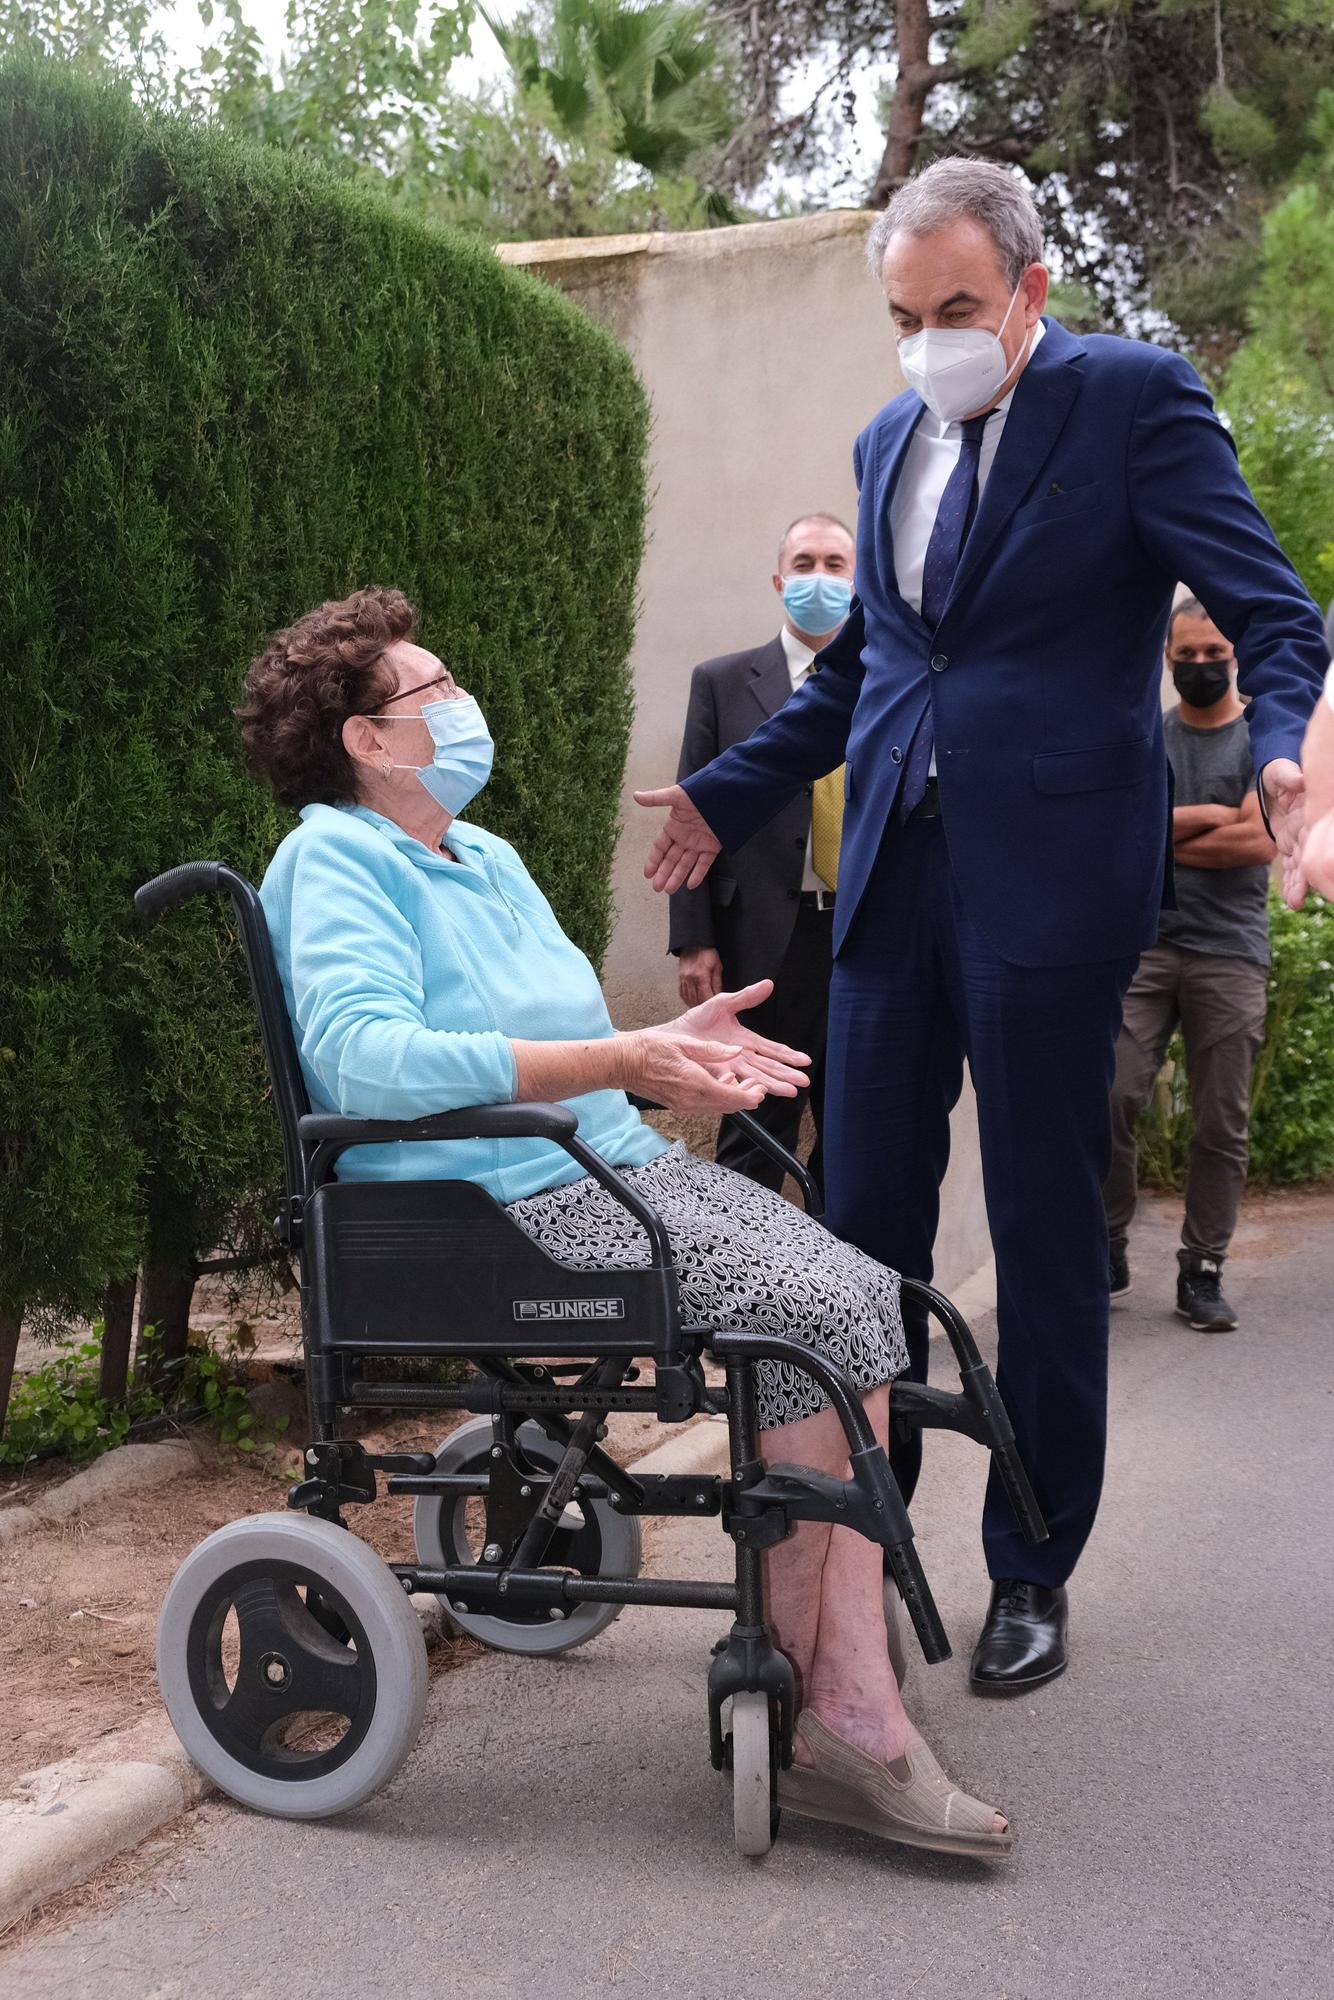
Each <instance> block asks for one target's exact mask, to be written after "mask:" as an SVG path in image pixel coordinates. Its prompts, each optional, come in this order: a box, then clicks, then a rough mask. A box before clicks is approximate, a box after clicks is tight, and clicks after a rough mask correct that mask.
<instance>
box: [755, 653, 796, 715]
mask: <svg viewBox="0 0 1334 2000" xmlns="http://www.w3.org/2000/svg"><path fill="white" fill-rule="evenodd" d="M748 685H749V688H750V691H751V693H752V694H753V695H754V697H755V699H756V701H757V702H758V703H759V705H760V707H761V708H762V709H763V710H764V713H765V714H766V715H776V714H777V712H778V710H779V709H780V708H781V707H782V706H783V703H784V702H785V701H786V700H787V698H788V696H789V695H790V694H791V692H792V676H791V674H790V673H789V672H788V670H787V654H786V653H785V652H784V651H783V642H782V640H781V639H771V640H770V641H769V643H768V645H767V646H761V647H759V648H758V650H757V651H756V653H755V655H754V657H753V658H752V660H751V663H750V679H749V682H748Z"/></svg>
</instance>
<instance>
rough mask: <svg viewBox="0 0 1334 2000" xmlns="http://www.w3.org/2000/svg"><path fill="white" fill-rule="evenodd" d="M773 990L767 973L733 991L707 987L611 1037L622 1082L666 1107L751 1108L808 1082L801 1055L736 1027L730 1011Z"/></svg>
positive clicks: (792, 1094)
mask: <svg viewBox="0 0 1334 2000" xmlns="http://www.w3.org/2000/svg"><path fill="white" fill-rule="evenodd" d="M772 992H773V981H772V979H762V980H760V982H759V984H758V985H756V986H746V987H743V989H742V990H741V992H740V993H715V994H714V996H713V998H712V999H711V1000H705V1001H702V1002H701V1003H700V1005H699V1006H698V1007H692V1008H691V1009H690V1010H689V1012H688V1013H685V1014H681V1015H679V1016H678V1018H677V1019H676V1020H675V1021H666V1022H664V1023H663V1025H662V1026H661V1027H660V1028H639V1029H637V1030H636V1031H635V1032H634V1033H633V1034H629V1035H622V1036H620V1037H619V1040H620V1042H621V1044H622V1045H623V1052H624V1056H625V1058H626V1069H627V1072H628V1074H627V1075H626V1078H625V1088H626V1089H627V1090H632V1091H634V1092H635V1093H636V1094H637V1095H639V1096H641V1097H651V1098H652V1099H653V1100H654V1102H655V1103H658V1104H663V1105H665V1106H666V1107H667V1109H668V1110H669V1111H716V1112H719V1113H720V1114H726V1113H727V1112H729V1111H753V1110H754V1109H755V1107H756V1106H757V1105H758V1104H759V1103H760V1102H761V1101H762V1100H763V1099H764V1098H765V1097H769V1096H774V1097H795V1096H796V1094H797V1092H798V1091H799V1090H801V1089H803V1088H804V1087H805V1085H806V1083H807V1082H808V1080H809V1079H808V1077H807V1065H808V1064H809V1062H810V1057H809V1056H804V1055H803V1054H802V1053H801V1051H800V1050H799V1049H790V1048H788V1047H787V1045H786V1043H784V1042H771V1041H769V1040H768V1039H767V1037H766V1036H764V1035H757V1034H756V1033H755V1031H754V1029H753V1028H746V1027H743V1026H742V1024H741V1022H740V1021H739V1020H738V1019H737V1015H738V1014H740V1013H743V1012H744V1011H745V1010H746V1008H748V1007H758V1006H759V1004H760V1002H761V1001H762V1000H767V999H768V997H769V995H770V994H771V993H772Z"/></svg>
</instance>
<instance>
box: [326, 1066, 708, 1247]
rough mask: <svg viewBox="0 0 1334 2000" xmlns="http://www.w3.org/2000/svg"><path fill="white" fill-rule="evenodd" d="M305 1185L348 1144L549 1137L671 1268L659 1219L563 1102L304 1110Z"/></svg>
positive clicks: (663, 1229)
mask: <svg viewBox="0 0 1334 2000" xmlns="http://www.w3.org/2000/svg"><path fill="white" fill-rule="evenodd" d="M297 1129H298V1132H299V1135H300V1141H301V1152H302V1157H303V1158H304V1159H305V1161H306V1171H307V1174H308V1176H309V1181H310V1185H311V1186H312V1187H315V1186H318V1185H319V1183H320V1182H321V1181H323V1180H324V1178H325V1176H326V1174H327V1173H328V1172H329V1171H330V1170H331V1169H332V1167H333V1164H334V1162H335V1161H336V1160H337V1158H338V1156H339V1154H340V1153H343V1152H345V1151H346V1150H347V1148H348V1147H349V1146H378V1145H408V1144H412V1143H416V1142H418V1141H421V1140H425V1139H549V1140H550V1141H551V1142H552V1143H553V1144H554V1145H557V1146H560V1147H561V1148H562V1149H563V1150H564V1151H565V1152H567V1153H568V1154H569V1155H570V1158H571V1159H572V1160H576V1161H578V1163H579V1165H580V1166H581V1167H582V1168H583V1169H584V1172H585V1173H588V1174H591V1175H592V1176H593V1179H594V1180H595V1181H598V1182H600V1183H601V1185H602V1186H603V1187H604V1188H606V1190H607V1192H608V1194H609V1195H611V1197H612V1199H613V1200H614V1201H618V1202H619V1203H620V1205H621V1207H622V1208H625V1209H628V1210H629V1212H630V1214H631V1215H633V1216H634V1218H635V1221H636V1222H637V1223H638V1224H639V1226H640V1228H641V1229H642V1230H643V1231H644V1233H645V1235H646V1236H647V1237H648V1240H649V1246H650V1250H651V1252H652V1261H653V1263H654V1264H655V1265H656V1266H657V1267H658V1268H659V1269H665V1270H666V1269H671V1268H672V1246H671V1243H670V1241H669V1239H668V1236H667V1231H666V1230H665V1228H664V1227H663V1224H662V1220H661V1217H660V1216H659V1215H658V1214H657V1212H656V1210H655V1209H653V1208H651V1207H650V1205H649V1204H648V1202H646V1201H645V1200H644V1198H643V1196H642V1195H640V1194H638V1193H636V1191H635V1189H634V1188H632V1187H630V1186H629V1185H628V1184H627V1183H626V1181H624V1180H623V1179H622V1177H621V1176H620V1174H618V1173H617V1172H616V1169H615V1168H614V1167H613V1166H611V1165H609V1163H608V1162H607V1161H606V1160H604V1159H603V1157H602V1155H601V1153H595V1152H594V1150H593V1148H592V1147H591V1146H589V1145H587V1144H585V1142H584V1141H583V1140H582V1139H581V1138H580V1137H579V1120H578V1118H577V1117H576V1115H575V1113H574V1112H573V1111H571V1110H570V1107H569V1106H568V1104H474V1105H469V1106H468V1108H467V1109H466V1110H464V1111H436V1112H433V1113H432V1114H431V1115H430V1116H429V1117H428V1118H409V1119H396V1118H343V1117H340V1116H339V1115H338V1114H337V1113H335V1112H327V1111H315V1112H307V1114H306V1116H305V1117H304V1118H302V1119H301V1120H300V1122H299V1124H298V1128H297Z"/></svg>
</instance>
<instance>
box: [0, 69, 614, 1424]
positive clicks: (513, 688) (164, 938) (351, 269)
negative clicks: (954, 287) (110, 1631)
mask: <svg viewBox="0 0 1334 2000" xmlns="http://www.w3.org/2000/svg"><path fill="white" fill-rule="evenodd" d="M645 444H646V410H645V404H644V398H643V394H642V391H641V389H640V386H639V384H638V382H637V380H636V378H635V376H634V373H633V370H632V368H631V366H630V364H629V361H628V359H627V357H626V356H625V354H624V352H623V351H622V350H621V349H620V348H619V347H618V346H617V344H616V343H615V342H614V341H613V340H612V339H611V337H610V336H609V335H608V334H607V333H606V332H605V331H604V330H603V329H601V328H600V327H598V326H596V325H594V324H593V323H592V322H590V321H589V320H587V319H586V318H585V317H584V316H583V315H582V314H581V313H580V312H579V311H578V310H577V309H576V308H574V307H573V306H572V305H571V304H570V303H569V302H568V301H567V300H565V299H564V298H562V297H561V296H560V295H559V294H558V293H556V292H555V291H554V290H553V289H551V288H549V287H546V286H544V285H542V284H541V283H540V282H539V281H537V280H535V279H532V278H530V277H528V276H526V275H525V274H523V273H519V272H515V271H512V270H509V269H507V268H506V267H504V266H502V265H501V264H499V263H498V262H497V260H496V259H495V258H494V257H493V256H492V255H491V254H490V253H489V251H487V250H486V249H485V248H483V247H482V246H479V245H477V244H475V243H473V242H471V241H469V240H467V239H464V238H463V237H461V236H457V235H455V234H453V233H451V232H449V231H446V230H443V229H440V228H437V227H433V226H431V225H430V224H427V223H424V222H421V221H419V220H415V219H413V218H410V217H407V216H405V215H403V214H401V213H399V212H397V211H395V210H394V209H392V208H391V207H390V205H389V204H388V203H387V202H386V201H384V200H382V199H380V198H379V197H378V196H377V195H376V194H375V193H374V192H373V191H370V190H367V189H366V188H364V187H362V186H359V185H357V186H353V185H349V184H347V183H345V182H343V181H341V180H339V179H337V178H335V177H333V176H331V175H328V174H325V173H323V172H322V171H320V170H319V169H317V168H314V167H312V166H309V165H306V164H303V163H302V162H300V161H298V160H294V159H292V158H290V157H288V156H286V155H280V154H278V153H277V152H269V151H267V150H265V149H260V148H257V147H253V146H250V145H247V144H243V143H239V142H237V141H235V140H230V139H227V138H224V137H223V136H222V135H221V134H219V133H217V132H216V131H213V130H210V129H208V128H205V127H201V126H197V125H192V124H190V123H188V122H186V121H182V120H178V119H172V118H169V117H166V116H145V115H144V114H143V113H142V112H141V111H140V110H138V109H137V108H136V107H135V106H134V105H133V104H132V103H131V101H130V100H129V98H128V96H127V95H126V94H125V93H124V92H123V91H121V90H120V89H119V88H118V87H116V86H114V85H108V84H106V83H100V82H95V81H90V80H88V79H86V78H83V77H80V76H77V75H75V74H73V73H71V72H69V71H68V70H60V69H55V68H52V67H47V66H42V65H39V64H35V63H33V62H31V61H27V60H22V59H20V60H16V61H14V62H11V63H10V64H8V65H6V66H4V67H0V801H2V803H0V813H2V814H3V840H2V841H0V1377H3V1376H4V1375H5V1372H6V1370H5V1358H4V1357H5V1351H6V1347H7V1346H8V1348H9V1351H10V1353H11V1354H12V1345H13V1341H14V1340H15V1339H16V1337H17V1331H18V1324H19V1320H20V1317H26V1320H27V1323H28V1324H30V1325H32V1326H34V1327H35V1328H36V1329H37V1330H38V1331H42V1330H45V1329H48V1328H51V1327H53V1326H55V1325H57V1324H60V1323H63V1322H65V1321H68V1320H69V1319H71V1318H74V1317H78V1316H82V1315H85V1314H89V1313H93V1312H95V1311H97V1310H99V1309H100V1307H101V1306H102V1304H103V1302H104V1301H106V1302H109V1303H111V1305H112V1307H113V1319H114V1322H115V1325H116V1327H117V1329H118V1334H117V1345H118V1346H119V1345H121V1344H123V1341H124V1326H125V1312H126V1308H125V1287H126V1285H127V1284H128V1283H129V1282H131V1281H132V1279H133V1277H134V1273H135V1271H136V1269H137V1268H138V1267H139V1266H140V1265H141V1264H142V1266H143V1270H144V1281H145V1282H144V1292H145V1298H144V1302H143V1309H144V1310H146V1311H150V1312H152V1313H154V1314H156V1315H157V1316H159V1317H162V1316H163V1315H164V1314H165V1316H166V1317H167V1318H168V1320H169V1322H170V1324H171V1326H172V1328H173V1330H174V1335H175V1338H176V1340H177V1341H178V1342H179V1340H181V1339H182V1338H183V1336H184V1327H185V1315H186V1313H187V1312H188V1302H189V1292H190V1286H191V1283H192V1282H193V1275H194V1270H195V1266H196V1264H197V1262H198V1261H199V1259H200V1258H201V1256H203V1255H206V1254H207V1253H208V1251H209V1250H210V1249H213V1248H216V1247H223V1248H225V1249H227V1250H228V1251H229V1252H232V1253H238V1254H243V1253H245V1252H246V1251H248V1250H251V1249H254V1248H256V1247H257V1246H258V1245H259V1244H260V1243H262V1242H264V1241H265V1240H266V1239H267V1227H268V1218H269V1217H270V1216H271V1215H272V1214H273V1212H274V1207H273V1203H274V1197H275V1192H276V1186H277V1178H278V1161H277V1152H276V1146H275V1138H274V1132H273V1129H272V1120H271V1116H270V1113H269V1111H268V1108H267V1105H266V1103H265V1082H264V1077H263V1070H262V1064H261V1061H260V1056H259V1051H258V1045H257V1042H256V1037H255V1032H254V1025H253V1021H252V1017H251V1010H250V1004H249V999H248V995H247V992H246V990H245V986H244V979H243V976H242V973H241V967H240V962H239V957H238V954H237V951H236V948H235V943H234V940H233V938H232V937H231V935H230V931H229V926H228V921H227V916H226V912H225V911H224V910H223V909H221V908H208V907H205V906H203V905H202V904H194V905H189V906H187V907H185V908H183V909H182V910H181V911H179V912H178V913H176V914H175V915H174V916H173V918H172V921H171V922H170V923H166V924H163V925H161V926H160V927H159V928H158V929H157V930H155V931H154V932H153V933H151V934H150V935H148V936H144V935H143V934H142V933H141V932H140V931H139V930H138V928H137V926H136V924H135V920H134V917H133V912H132V907H131V896H132V893H133V891H134V889H135V887H136V886H137V885H138V884H139V883H140V882H142V881H143V880H145V879H146V878H147V877H148V876H150V875H152V874H154V873H156V872H157V871H158V870H160V869H163V868H166V867H170V866H172V865H173V864H175V863H176V862H179V861H182V860H188V859H192V858H200V857H216V858H220V859H225V860H227V861H229V862H231V863H232V865H234V866H236V867H239V868H241V869H242V870H244V871H245V872H247V873H249V874H250V875H252V876H254V877H257V876H258V875H260V874H261V873H262V872H263V869H264V866H265V864H266V862H267V859H268V857H269V855H270V853H271V852H272V850H273V847H274V845H275V844H276V842H277V841H278V839H280V838H281V836H282V834H283V833H284V832H285V831H286V830H287V825H288V824H289V822H288V820H287V818H286V816H285V815H284V814H283V813H282V812H281V811H279V810H278V809H277V808H276V807H275V806H274V805H273V804H272V802H271V801H269V800H268V799H267V798H266V797H265V796H264V795H263V794H261V792H260V791H259V790H258V788H257V787H256V786H255V785H253V784H252V783H251V781H250V780H249V778H248V777H247V776H246V775H245V773H244V771H243V769H242V767H241V764H240V761H239V756H238V744H237V734H236V729H235V724H234V720H233V716H232V709H233V707H234V704H235V702H236V700H237V698H238V694H239V688H240V681H241V676H242V674H243V672H244V669H245V666H246V663H247V661H248V660H249V658H250V657H251V656H252V655H253V654H254V652H255V651H256V650H257V649H258V647H259V645H260V644H261V642H262V640H263V638H264V636H265V634H266V633H267V632H268V631H270V630H271V629H273V628H274V627H275V626H278V625H281V624H285V623H287V622H288V621H289V620H290V619H291V618H292V617H294V616H296V615H297V614H299V613H300V612H302V611H304V610H306V609H308V608H309V607H310V606H311V605H313V604H316V603H318V602H320V601H321V600H322V599H324V598H326V597H330V596H340V595H342V594H344V593H345V592H346V591H348V590H351V589H353V588H356V587H357V586H359V585H363V584H366V583H373V582H374V583H393V584H397V585H399V586H400V587H401V588H403V589H404V590H406V591H407V592H408V594H409V595H410V596H411V597H413V598H414V600H415V601H416V602H417V603H418V604H419V605H420V606H421V608H422V612H423V630H422V638H423V641H424V643H425V644H427V645H429V646H430V647H432V649H433V650H435V651H437V652H438V653H439V654H440V655H441V657H442V658H443V659H445V660H446V662H447V663H448V664H449V665H450V666H451V667H452V668H453V669H454V671H455V673H456V674H457V676H458V678H459V679H460V681H461V682H462V683H463V685H465V686H466V687H468V688H469V689H470V690H471V691H472V692H474V693H475V694H476V695H477V696H478V699H479V700H480V701H481V702H482V703H483V704H484V706H485V708H486V710H487V714H488V719H489V720H490V723H491V726H492V730H493V733H494V734H495V737H496V740H497V744H498V756H497V768H496V774H495V777H494V779H493V781H492V783H491V785H490V786H489V788H488V790H487V792H486V794H485V797H484V800H483V801H482V802H481V816H482V817H483V818H484V820H485V822H486V823H487V824H488V825H490V826H492V827H493V828H494V829H495V830H496V831H497V832H499V833H501V834H503V835H505V836H506V837H507V838H509V839H512V840H514V841H515V842H516V844H517V845H518V846H519V847H520V849H521V851H522V852H523V853H524V855H525V857H526V859H527V860H528V862H529V864H530V865H531V866H532V867H533V869H534V872H535V873H536V875H537V876H538V878H539V880H540V881H541V882H542V886H543V888H544V889H545V890H546V892H547V894H548V895H549V896H550V897H551V899H552V901H553V903H554V905H555V907H556V909H557V911H558V912H559V914H560V916H561V918H562V920H563V922H564V923H565V924H566V926H567V928H568V929H569V931H570V932H571V934H572V935H573V936H574V937H575V938H576V939H577V940H578V942H579V943H580V944H581V945H582V946H583V948H584V949H585V950H587V951H588V952H589V953H590V955H591V956H592V957H593V958H594V959H595V960H597V959H598V958H599V957H600V955H601V952H602V950H603V949H604V947H605V943H606V937H607V930H608V925H609V919H610V907H609V892H608V875H609V861H610V855H611V848H612V843H613V840H614V837H615V820H616V804H617V797H618V791H619V780H620V773H621V768H622V764H623V761H624V753H625V742H626V734H627V729H628V723H629V713H630V690H629V681H628V669H627V658H628V653H629V648H630V642H631V638H632V633H633V619H634V588H635V577H636V573H637V569H638V564H639V557H640V553H641V548H642V538H643V519H644V470H643V467H644V453H645ZM108 1363H109V1368H110V1372H111V1373H112V1374H114V1372H115V1368H116V1366H117V1365H118V1364H117V1363H116V1361H115V1359H114V1357H112V1356H108ZM5 1386H6V1385H5V1383H4V1382H3V1380H0V1418H2V1413H3V1393H4V1388H5Z"/></svg>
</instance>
